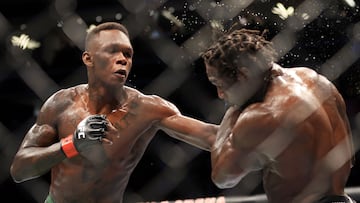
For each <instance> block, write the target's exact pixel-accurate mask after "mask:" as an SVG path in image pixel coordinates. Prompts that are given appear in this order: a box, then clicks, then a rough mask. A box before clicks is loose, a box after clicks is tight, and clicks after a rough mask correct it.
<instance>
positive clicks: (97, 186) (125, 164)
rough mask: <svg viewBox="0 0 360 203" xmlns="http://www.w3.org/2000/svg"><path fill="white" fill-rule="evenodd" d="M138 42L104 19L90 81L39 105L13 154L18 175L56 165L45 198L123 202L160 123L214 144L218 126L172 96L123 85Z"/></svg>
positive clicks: (90, 59)
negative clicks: (187, 112)
mask: <svg viewBox="0 0 360 203" xmlns="http://www.w3.org/2000/svg"><path fill="white" fill-rule="evenodd" d="M133 52H134V51H133V48H132V45H131V42H130V38H129V34H128V31H127V29H126V28H125V27H124V26H123V25H121V24H118V23H112V22H109V23H103V24H100V25H98V26H97V27H96V28H94V29H93V30H91V31H90V32H89V33H88V35H87V38H86V42H85V51H84V52H83V55H82V60H83V62H84V64H85V65H86V67H87V73H88V84H81V85H78V86H75V87H71V88H68V89H63V90H60V91H58V92H56V93H55V94H53V95H52V96H51V97H50V98H49V99H48V100H47V101H46V102H45V103H44V105H43V106H42V108H41V111H40V113H39V115H38V117H37V120H36V123H35V124H34V125H33V126H32V127H31V128H30V130H29V131H28V132H27V134H26V135H25V138H24V140H23V142H22V144H21V146H20V148H19V151H18V152H17V154H16V155H15V158H14V160H13V163H12V166H11V170H10V171H11V175H12V177H13V179H14V181H15V182H18V183H19V182H22V181H26V180H29V179H33V178H36V177H39V176H41V175H43V174H45V173H47V172H48V171H49V170H51V184H50V189H49V195H48V197H47V199H46V200H45V202H57V203H59V202H76V203H82V202H84V203H92V202H97V203H103V202H122V201H123V195H124V190H125V188H126V185H127V183H128V181H129V177H130V175H131V173H132V171H133V170H134V168H135V166H136V165H137V164H138V162H139V160H140V158H141V157H142V155H143V153H144V151H145V149H146V146H147V145H148V144H149V142H150V141H151V139H152V138H153V136H154V135H155V133H156V132H157V131H158V130H163V131H165V132H166V133H168V134H169V135H171V136H172V137H174V138H177V139H180V140H183V141H185V142H187V143H189V144H192V145H194V146H197V147H199V148H201V149H204V150H210V148H211V146H212V144H213V142H214V140H215V135H216V131H217V126H216V125H213V124H207V123H204V122H201V121H198V120H195V119H192V118H189V117H185V116H183V115H182V114H181V113H180V112H179V110H178V109H177V108H176V107H175V106H174V105H173V104H171V103H170V102H168V101H166V100H164V99H163V98H160V97H159V96H154V95H144V94H142V93H140V92H139V91H137V90H135V89H133V88H130V87H128V86H126V85H125V82H126V79H127V77H128V75H129V72H130V70H131V65H132V58H133Z"/></svg>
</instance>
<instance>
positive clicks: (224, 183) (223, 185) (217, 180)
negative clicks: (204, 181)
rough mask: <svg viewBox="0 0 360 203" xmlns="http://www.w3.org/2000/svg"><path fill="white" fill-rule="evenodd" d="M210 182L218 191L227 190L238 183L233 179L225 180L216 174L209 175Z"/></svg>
mask: <svg viewBox="0 0 360 203" xmlns="http://www.w3.org/2000/svg"><path fill="white" fill-rule="evenodd" d="M211 180H212V182H213V183H214V184H215V185H216V187H218V188H220V189H227V188H232V187H235V186H236V184H237V183H238V181H234V179H229V178H225V177H224V176H221V175H218V174H217V173H214V172H212V173H211Z"/></svg>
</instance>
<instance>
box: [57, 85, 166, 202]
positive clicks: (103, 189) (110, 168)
mask: <svg viewBox="0 0 360 203" xmlns="http://www.w3.org/2000/svg"><path fill="white" fill-rule="evenodd" d="M67 91H70V92H67V93H64V94H68V95H70V94H71V95H72V96H71V97H70V98H72V99H73V100H72V101H68V102H64V103H67V104H65V105H64V107H63V109H62V110H61V112H62V113H61V114H60V116H59V117H58V119H57V122H56V123H57V126H58V134H59V138H62V137H65V136H66V135H68V134H71V133H72V132H74V130H75V128H76V126H77V124H78V123H79V122H80V121H81V120H82V119H83V118H85V117H86V116H88V115H89V114H90V112H89V111H88V110H87V106H86V102H84V97H86V93H85V92H84V91H85V88H84V87H83V86H78V87H76V88H75V89H72V90H67ZM127 91H128V95H130V96H129V98H128V101H127V102H125V105H123V106H122V107H121V108H119V109H117V110H114V111H113V112H111V113H109V114H108V115H107V119H108V120H109V121H110V122H111V123H112V125H113V126H114V127H115V128H116V130H117V133H118V134H117V135H115V136H112V137H111V138H110V139H111V140H112V141H113V144H112V145H106V144H103V146H104V149H105V153H104V155H99V154H101V153H97V152H89V157H90V158H89V159H94V160H91V161H89V160H87V159H88V158H87V157H84V156H81V155H80V156H77V157H74V158H72V159H67V160H64V161H63V162H61V163H59V164H58V165H56V166H55V167H53V168H52V171H51V174H52V180H51V187H50V193H51V196H52V197H53V198H54V199H55V201H56V202H77V203H80V202H86V203H90V202H121V201H122V197H123V193H124V190H125V187H126V185H127V183H128V180H129V177H130V174H131V173H132V171H133V169H134V168H135V166H136V165H137V163H138V162H139V160H140V158H141V157H142V155H143V153H144V151H145V149H146V146H147V145H148V143H149V142H150V140H151V138H152V137H153V136H154V134H155V132H156V130H157V129H156V127H155V126H153V124H154V122H156V120H158V119H160V118H161V116H162V115H161V110H159V111H157V109H156V106H159V107H158V108H161V105H160V104H159V103H158V101H156V102H155V100H158V98H157V97H152V96H145V95H142V94H140V93H139V92H137V91H136V90H133V89H130V88H128V89H127ZM96 156H98V157H96ZM94 157H96V158H94Z"/></svg>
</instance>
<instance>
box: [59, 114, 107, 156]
mask: <svg viewBox="0 0 360 203" xmlns="http://www.w3.org/2000/svg"><path fill="white" fill-rule="evenodd" d="M107 124H108V122H107V120H106V117H105V116H104V115H90V116H88V117H86V118H85V119H83V120H82V121H81V122H80V123H79V124H78V126H77V128H76V130H75V132H74V134H73V135H69V136H67V137H66V138H63V139H61V149H62V150H63V152H64V153H65V155H66V156H67V157H68V158H71V157H73V156H76V155H77V154H78V153H81V152H83V151H85V150H86V149H88V148H89V147H91V146H93V145H101V142H102V138H103V137H105V131H106V126H107Z"/></svg>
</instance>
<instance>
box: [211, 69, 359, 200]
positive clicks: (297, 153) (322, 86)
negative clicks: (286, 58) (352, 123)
mask: <svg viewBox="0 0 360 203" xmlns="http://www.w3.org/2000/svg"><path fill="white" fill-rule="evenodd" d="M206 68H207V73H208V76H209V78H210V79H213V80H214V81H215V82H214V83H215V84H214V85H216V86H217V87H218V93H219V97H221V98H223V99H225V100H227V99H229V98H230V97H231V94H234V92H232V93H230V92H226V90H222V89H221V86H220V85H219V84H221V83H222V82H223V83H225V84H226V81H222V80H221V79H219V78H218V77H217V75H216V74H217V73H216V69H215V68H214V67H212V66H210V65H207V66H206ZM215 79H218V80H215ZM240 82H241V81H240ZM245 83H246V82H243V84H245ZM238 94H241V92H238ZM352 153H353V151H352V140H351V132H350V127H349V122H348V119H347V116H346V109H345V104H344V101H343V99H342V97H341V96H340V94H339V92H338V91H337V90H336V88H335V87H334V86H333V84H332V83H331V82H329V81H328V80H326V79H325V78H324V77H323V76H321V75H318V74H317V73H316V72H315V71H313V70H311V69H308V68H286V69H285V68H282V67H280V66H279V65H277V64H274V65H273V68H272V70H271V77H270V82H269V84H268V86H267V91H266V93H265V95H264V100H263V101H262V102H255V103H252V104H250V105H248V106H246V107H245V108H244V109H240V108H239V107H238V106H236V105H233V106H232V107H230V108H229V109H228V110H227V112H226V114H225V116H224V118H223V121H222V123H221V125H220V128H219V131H218V134H217V139H216V142H215V145H214V148H213V149H212V154H211V157H212V179H213V181H214V183H215V184H216V185H217V186H218V187H220V188H230V187H233V186H235V185H236V184H238V183H239V181H240V180H241V179H242V178H243V177H244V176H245V175H247V174H248V173H249V172H251V171H256V170H263V184H264V189H265V192H266V195H267V197H268V201H269V202H271V203H289V202H294V203H297V202H302V203H303V202H304V203H307V202H309V203H310V202H315V201H316V200H318V199H319V198H321V197H323V196H325V195H343V194H344V189H343V188H344V187H345V184H346V181H347V178H348V175H349V173H350V169H351V166H352V155H353V154H352Z"/></svg>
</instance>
